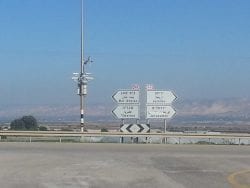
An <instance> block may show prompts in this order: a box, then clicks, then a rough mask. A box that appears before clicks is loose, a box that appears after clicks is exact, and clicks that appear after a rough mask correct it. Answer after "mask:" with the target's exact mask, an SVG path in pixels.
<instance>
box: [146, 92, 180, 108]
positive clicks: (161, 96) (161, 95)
mask: <svg viewBox="0 0 250 188" xmlns="http://www.w3.org/2000/svg"><path fill="white" fill-rule="evenodd" d="M175 99H176V96H175V95H174V94H173V92H172V91H147V104H151V105H164V104H171V103H172V102H173V101H174V100H175Z"/></svg>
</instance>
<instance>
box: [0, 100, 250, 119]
mask: <svg viewBox="0 0 250 188" xmlns="http://www.w3.org/2000/svg"><path fill="white" fill-rule="evenodd" d="M115 106H116V104H89V105H88V106H87V108H86V117H87V120H89V121H92V122H95V121H101V120H103V121H104V120H105V121H115V118H114V116H113V115H112V113H111V111H112V109H113V108H114V107H115ZM173 106H174V108H175V109H176V111H177V114H176V116H175V118H174V119H173V121H174V122H175V123H181V122H184V121H186V122H188V121H189V122H192V121H222V120H223V121H228V122H230V121H231V122H232V121H234V122H235V121H240V122H250V99H222V100H197V101H196V100H183V101H176V102H175V103H174V104H173ZM142 113H143V112H142ZM23 115H33V116H35V117H36V118H37V119H38V120H39V121H44V122H46V121H48V122H50V121H57V122H68V121H69V122H70V121H71V122H74V121H75V122H77V121H79V106H78V105H22V106H1V107H0V121H1V122H8V121H11V120H13V119H15V118H17V117H20V116H23Z"/></svg>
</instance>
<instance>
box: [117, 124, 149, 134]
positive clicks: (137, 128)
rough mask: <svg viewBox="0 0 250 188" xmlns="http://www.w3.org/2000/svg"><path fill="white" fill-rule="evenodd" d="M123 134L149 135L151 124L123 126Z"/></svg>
mask: <svg viewBox="0 0 250 188" xmlns="http://www.w3.org/2000/svg"><path fill="white" fill-rule="evenodd" d="M120 130H121V132H124V133H149V132H150V125H149V124H123V125H121V128H120Z"/></svg>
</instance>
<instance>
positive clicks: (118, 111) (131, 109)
mask: <svg viewBox="0 0 250 188" xmlns="http://www.w3.org/2000/svg"><path fill="white" fill-rule="evenodd" d="M112 113H113V114H114V115H115V116H116V117H117V118H118V119H139V106H138V105H119V106H117V107H116V108H115V109H114V110H113V111H112Z"/></svg>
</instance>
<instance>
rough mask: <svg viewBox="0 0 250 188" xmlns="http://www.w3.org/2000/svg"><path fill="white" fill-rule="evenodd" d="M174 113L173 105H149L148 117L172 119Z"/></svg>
mask: <svg viewBox="0 0 250 188" xmlns="http://www.w3.org/2000/svg"><path fill="white" fill-rule="evenodd" d="M174 114H175V110H174V109H173V108H172V107H171V106H147V119H170V118H171V117H173V115H174Z"/></svg>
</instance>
